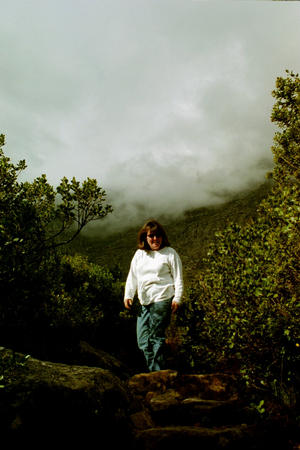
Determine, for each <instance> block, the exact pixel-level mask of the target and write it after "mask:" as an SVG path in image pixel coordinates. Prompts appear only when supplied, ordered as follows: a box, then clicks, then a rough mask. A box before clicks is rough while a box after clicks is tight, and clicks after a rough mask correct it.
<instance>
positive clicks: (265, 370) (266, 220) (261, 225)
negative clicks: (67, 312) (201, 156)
mask: <svg viewBox="0 0 300 450" xmlns="http://www.w3.org/2000/svg"><path fill="white" fill-rule="evenodd" d="M276 86H277V89H276V90H275V91H274V93H273V95H274V97H275V98H276V99H277V102H276V104H275V106H274V108H273V113H272V120H273V121H275V122H277V123H278V124H279V126H280V127H281V129H282V131H281V133H276V135H275V139H274V140H275V145H274V147H273V148H272V150H273V152H274V161H275V167H274V171H273V174H272V176H273V183H274V185H273V189H272V192H271V194H270V195H269V196H268V197H267V199H266V200H264V201H263V202H262V203H261V205H260V207H259V211H258V213H259V214H258V217H257V219H255V220H252V221H251V222H250V223H248V224H247V225H245V226H238V225H236V224H231V225H230V226H228V227H227V228H226V229H225V230H224V231H223V232H220V233H218V234H217V235H216V239H215V241H214V242H213V243H212V244H211V246H210V249H209V251H208V253H207V257H206V259H205V269H203V270H202V272H201V273H200V276H199V278H198V279H197V280H195V282H194V283H193V285H192V286H191V287H190V289H189V290H188V292H187V299H186V301H185V303H184V306H183V310H182V315H181V318H180V320H179V324H180V326H181V327H182V329H183V330H184V331H183V345H182V351H183V352H184V354H185V355H186V357H187V359H188V361H189V366H190V367H191V368H192V369H193V370H218V369H219V370H220V369H222V370H224V369H226V370H239V371H240V372H241V373H242V374H243V375H244V377H245V379H246V380H247V383H248V384H251V385H255V386H260V388H265V389H268V390H270V391H273V393H275V394H276V395H277V396H279V397H280V398H281V400H283V401H284V402H289V401H290V402H292V401H293V399H294V398H295V395H296V392H297V391H298V392H299V391H300V389H299V368H300V351H299V350H300V348H299V347H300V334H299V329H300V328H299V324H300V320H299V319H300V301H299V250H300V248H299V243H300V239H299V236H300V233H299V231H300V230H299V223H300V221H299V218H300V217H299V216H300V214H299V213H300V206H299V205H300V202H299V200H300V198H299V181H300V180H299V177H300V171H299V166H300V164H299V161H300V159H299V154H300V152H299V150H300V140H299V137H300V119H299V118H300V80H299V77H298V75H294V74H293V73H289V72H288V74H287V77H286V78H285V79H284V78H279V79H278V80H277V84H276Z"/></svg>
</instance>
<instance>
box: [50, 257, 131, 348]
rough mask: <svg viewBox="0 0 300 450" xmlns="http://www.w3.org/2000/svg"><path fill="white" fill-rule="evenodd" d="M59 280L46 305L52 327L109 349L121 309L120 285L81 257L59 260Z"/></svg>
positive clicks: (98, 267)
mask: <svg viewBox="0 0 300 450" xmlns="http://www.w3.org/2000/svg"><path fill="white" fill-rule="evenodd" d="M59 277H60V278H59V283H57V289H56V290H53V291H52V297H51V299H50V301H49V304H48V305H47V314H48V316H49V320H50V321H51V326H52V327H53V328H54V329H60V330H65V333H66V334H68V333H72V334H73V335H74V336H77V338H78V339H87V340H89V341H90V342H94V343H97V344H98V345H99V346H100V347H102V348H103V347H109V346H111V344H112V343H113V342H115V339H116V338H117V334H118V333H117V331H118V328H119V326H120V319H119V314H120V312H121V310H122V309H123V302H122V286H121V284H120V282H119V281H118V280H116V279H115V278H114V277H113V275H112V273H111V272H110V271H109V270H108V269H106V268H103V267H100V266H98V265H97V264H92V263H89V262H88V259H87V257H84V256H80V255H75V256H63V257H62V259H61V264H60V269H59Z"/></svg>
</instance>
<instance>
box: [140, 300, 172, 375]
mask: <svg viewBox="0 0 300 450" xmlns="http://www.w3.org/2000/svg"><path fill="white" fill-rule="evenodd" d="M171 304H172V298H171V299H169V300H163V301H161V302H156V303H151V304H150V305H146V306H143V305H142V307H141V313H140V315H139V316H138V318H137V327H136V328H137V343H138V347H139V349H140V350H142V352H143V353H144V356H145V359H146V363H147V367H148V369H149V371H150V372H153V371H156V370H162V369H165V368H166V367H165V366H166V362H165V357H164V347H165V339H166V338H165V331H166V328H167V326H168V325H169V323H170V320H171Z"/></svg>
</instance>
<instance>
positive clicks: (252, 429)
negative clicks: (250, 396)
mask: <svg viewBox="0 0 300 450" xmlns="http://www.w3.org/2000/svg"><path fill="white" fill-rule="evenodd" d="M128 386H129V390H130V392H131V393H132V395H133V397H134V398H135V401H136V405H135V408H134V411H133V413H132V414H131V416H130V419H131V422H132V427H133V430H134V435H135V444H134V448H135V449H138V450H152V449H157V450H160V449H164V450H166V449H172V450H174V449H175V450H176V449H181V450H188V449H198V448H199V449H201V450H203V449H221V448H222V449H239V450H243V449H268V448H273V447H274V446H275V448H282V449H286V448H287V447H285V446H281V443H280V439H281V438H280V437H279V436H277V435H276V433H274V430H268V429H267V428H266V424H261V423H259V421H257V419H258V417H257V415H256V411H255V410H253V408H250V407H249V406H248V405H247V403H246V402H244V401H243V400H242V399H241V398H240V395H239V388H238V383H237V379H235V377H234V376H232V375H229V374H204V375H202V374H189V375H184V374H179V373H178V372H177V371H174V370H164V371H160V372H152V373H141V374H137V375H135V376H133V377H132V378H130V380H129V382H128ZM282 445H285V444H282Z"/></svg>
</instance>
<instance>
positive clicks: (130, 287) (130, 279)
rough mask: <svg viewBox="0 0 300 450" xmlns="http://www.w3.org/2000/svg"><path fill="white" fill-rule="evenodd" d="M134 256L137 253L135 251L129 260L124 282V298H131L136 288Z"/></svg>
mask: <svg viewBox="0 0 300 450" xmlns="http://www.w3.org/2000/svg"><path fill="white" fill-rule="evenodd" d="M136 258H137V253H135V255H134V257H133V258H132V260H131V264H130V269H129V273H128V276H127V280H126V284H125V295H124V299H126V298H130V299H133V298H134V296H135V293H136V290H137V276H136Z"/></svg>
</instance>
